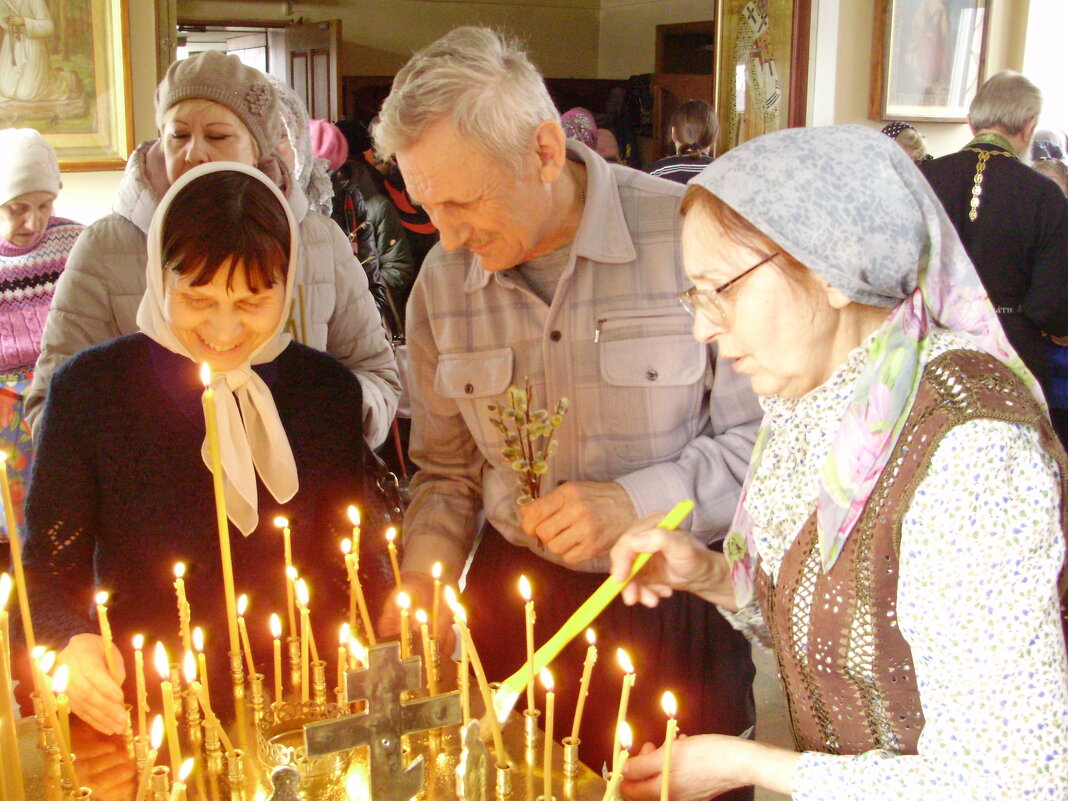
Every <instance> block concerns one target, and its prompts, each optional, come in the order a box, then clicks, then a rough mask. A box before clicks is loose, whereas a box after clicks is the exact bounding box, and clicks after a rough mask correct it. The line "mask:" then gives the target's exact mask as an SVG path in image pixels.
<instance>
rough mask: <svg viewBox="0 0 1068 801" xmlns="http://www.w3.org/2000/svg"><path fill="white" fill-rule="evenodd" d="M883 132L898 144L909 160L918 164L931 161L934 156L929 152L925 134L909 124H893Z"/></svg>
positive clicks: (885, 127)
mask: <svg viewBox="0 0 1068 801" xmlns="http://www.w3.org/2000/svg"><path fill="white" fill-rule="evenodd" d="M882 132H883V133H884V134H886V135H887V136H889V137H890V138H891V139H893V140H894V141H895V142H897V143H898V144H899V145H900V146H901V149H902V150H904V151H905V152H906V153H908V154H909V158H910V159H912V160H913V161H914V162H916V163H917V164H923V162H925V161H930V160H931V159H932V158H933V156H932V155H931V154H930V153H928V152H927V143H926V142H925V141H924V139H923V134H921V133H920V132H919V131H917V130H916V129H915V128H914V127H912V126H911V125H910V124H909V123H907V122H900V121H898V122H891V123H889V124H888V125H886V126H884V127H883V130H882Z"/></svg>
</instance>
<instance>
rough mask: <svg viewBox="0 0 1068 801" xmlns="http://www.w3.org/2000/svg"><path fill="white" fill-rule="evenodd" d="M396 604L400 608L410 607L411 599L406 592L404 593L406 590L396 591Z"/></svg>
mask: <svg viewBox="0 0 1068 801" xmlns="http://www.w3.org/2000/svg"><path fill="white" fill-rule="evenodd" d="M397 606H399V607H400V608H401V609H405V610H407V609H411V608H412V599H411V597H410V596H409V595H408V593H406V592H398V593H397Z"/></svg>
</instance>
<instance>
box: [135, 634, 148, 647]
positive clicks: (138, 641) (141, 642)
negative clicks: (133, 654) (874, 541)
mask: <svg viewBox="0 0 1068 801" xmlns="http://www.w3.org/2000/svg"><path fill="white" fill-rule="evenodd" d="M133 647H134V650H135V651H140V650H141V649H142V648H144V647H145V635H144V634H135V635H134V636H133Z"/></svg>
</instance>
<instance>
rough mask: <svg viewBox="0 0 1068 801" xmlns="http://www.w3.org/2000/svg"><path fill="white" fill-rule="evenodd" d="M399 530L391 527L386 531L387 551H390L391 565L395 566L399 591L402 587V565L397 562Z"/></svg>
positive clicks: (394, 574) (394, 577)
mask: <svg viewBox="0 0 1068 801" xmlns="http://www.w3.org/2000/svg"><path fill="white" fill-rule="evenodd" d="M396 539H397V529H395V528H393V526H390V527H389V528H387V529H386V549H387V550H388V551H389V563H390V565H392V566H393V581H394V583H396V585H397V589H400V586H401V574H400V563H399V562H398V561H397V543H396V542H394V540H396Z"/></svg>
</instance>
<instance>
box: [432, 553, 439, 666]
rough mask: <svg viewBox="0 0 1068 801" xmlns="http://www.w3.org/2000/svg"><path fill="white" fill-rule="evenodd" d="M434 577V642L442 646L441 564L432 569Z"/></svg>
mask: <svg viewBox="0 0 1068 801" xmlns="http://www.w3.org/2000/svg"><path fill="white" fill-rule="evenodd" d="M430 575H431V576H433V577H434V605H433V606H432V607H431V608H430V624H431V628H432V629H433V632H434V642H436V643H438V644H439V645H440V644H441V614H440V612H441V562H435V563H434V566H433V567H432V568H431V569H430Z"/></svg>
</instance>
